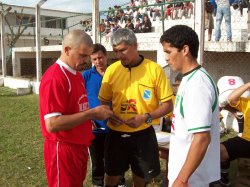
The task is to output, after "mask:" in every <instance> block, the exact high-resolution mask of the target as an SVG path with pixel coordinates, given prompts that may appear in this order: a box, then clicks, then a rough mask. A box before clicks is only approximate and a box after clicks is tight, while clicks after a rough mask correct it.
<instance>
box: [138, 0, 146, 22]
mask: <svg viewBox="0 0 250 187" xmlns="http://www.w3.org/2000/svg"><path fill="white" fill-rule="evenodd" d="M140 6H141V7H140V8H139V12H140V14H141V18H142V20H144V16H145V15H148V10H147V7H146V6H147V2H145V1H141V2H140Z"/></svg>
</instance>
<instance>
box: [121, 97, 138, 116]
mask: <svg viewBox="0 0 250 187" xmlns="http://www.w3.org/2000/svg"><path fill="white" fill-rule="evenodd" d="M121 114H137V109H136V100H135V99H129V100H127V101H124V102H122V103H121Z"/></svg>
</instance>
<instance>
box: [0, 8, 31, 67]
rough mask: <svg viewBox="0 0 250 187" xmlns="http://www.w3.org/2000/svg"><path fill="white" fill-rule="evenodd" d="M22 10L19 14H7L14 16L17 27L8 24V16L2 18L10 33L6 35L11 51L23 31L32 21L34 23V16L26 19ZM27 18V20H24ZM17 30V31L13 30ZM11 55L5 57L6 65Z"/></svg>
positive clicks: (15, 12)
mask: <svg viewBox="0 0 250 187" xmlns="http://www.w3.org/2000/svg"><path fill="white" fill-rule="evenodd" d="M0 5H1V9H2V11H3V10H4V5H3V4H2V3H0ZM23 9H24V7H22V9H21V11H20V13H18V12H17V11H14V12H13V13H9V14H14V15H15V18H16V20H17V23H18V24H17V25H14V26H12V25H10V22H9V20H8V16H4V20H5V23H6V24H7V26H8V28H9V30H10V33H8V34H7V45H8V47H9V48H10V49H12V48H13V47H14V46H15V44H16V42H17V41H18V39H19V38H20V37H21V36H22V35H23V33H24V31H25V30H26V29H27V28H28V27H29V26H31V25H32V23H31V22H32V21H34V19H33V18H34V16H32V15H29V16H28V18H27V16H26V15H24V14H23ZM24 18H27V19H24ZM24 20H25V22H26V23H25V24H24ZM15 28H17V29H15ZM11 55H12V53H11V52H10V53H9V55H8V56H7V63H8V62H10V61H11Z"/></svg>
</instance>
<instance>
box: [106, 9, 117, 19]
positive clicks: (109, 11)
mask: <svg viewBox="0 0 250 187" xmlns="http://www.w3.org/2000/svg"><path fill="white" fill-rule="evenodd" d="M114 17H115V10H114V9H113V8H112V7H109V10H108V15H107V18H108V21H110V22H112V19H113V18H114Z"/></svg>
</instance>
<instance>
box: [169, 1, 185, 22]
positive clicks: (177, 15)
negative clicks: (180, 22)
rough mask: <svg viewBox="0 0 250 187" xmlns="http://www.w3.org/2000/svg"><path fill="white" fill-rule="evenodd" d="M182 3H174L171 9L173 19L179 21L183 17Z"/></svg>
mask: <svg viewBox="0 0 250 187" xmlns="http://www.w3.org/2000/svg"><path fill="white" fill-rule="evenodd" d="M183 7H184V4H183V3H175V4H174V7H173V16H172V18H173V19H181V18H182V16H183Z"/></svg>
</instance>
